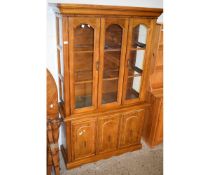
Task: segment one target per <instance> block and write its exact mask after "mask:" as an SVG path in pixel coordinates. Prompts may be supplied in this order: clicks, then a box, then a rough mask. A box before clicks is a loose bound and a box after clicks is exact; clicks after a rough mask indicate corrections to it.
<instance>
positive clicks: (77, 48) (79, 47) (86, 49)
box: [74, 44, 94, 52]
mask: <svg viewBox="0 0 210 175" xmlns="http://www.w3.org/2000/svg"><path fill="white" fill-rule="evenodd" d="M74 52H94V46H93V45H89V44H88V45H86V44H84V45H83V44H77V45H74Z"/></svg>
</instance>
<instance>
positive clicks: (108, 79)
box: [103, 77, 119, 81]
mask: <svg viewBox="0 0 210 175" xmlns="http://www.w3.org/2000/svg"><path fill="white" fill-rule="evenodd" d="M118 79H119V77H113V78H103V80H104V81H111V80H118Z"/></svg>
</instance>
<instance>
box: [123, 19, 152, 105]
mask: <svg viewBox="0 0 210 175" xmlns="http://www.w3.org/2000/svg"><path fill="white" fill-rule="evenodd" d="M153 23H154V21H153V20H149V19H130V20H129V34H128V46H127V53H126V61H125V74H124V85H123V86H124V91H123V103H132V102H139V101H144V100H145V92H146V90H145V88H146V84H145V81H147V79H148V78H147V75H148V69H149V65H148V63H149V60H150V57H151V51H150V50H151V39H152V28H153V26H154V24H153Z"/></svg>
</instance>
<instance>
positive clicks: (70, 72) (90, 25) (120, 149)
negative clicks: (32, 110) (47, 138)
mask: <svg viewBox="0 0 210 175" xmlns="http://www.w3.org/2000/svg"><path fill="white" fill-rule="evenodd" d="M55 13H56V28H57V55H58V75H59V101H60V114H61V116H62V117H63V118H64V123H63V124H62V127H61V136H62V139H61V140H62V145H61V151H62V154H63V157H64V160H65V163H66V166H67V168H72V167H76V166H79V165H81V164H84V163H88V162H92V161H96V160H99V159H104V158H108V157H110V156H113V155H118V154H121V153H124V152H128V151H133V150H136V149H140V148H141V135H142V128H143V124H144V116H145V113H146V111H147V108H148V106H149V105H150V104H149V103H148V102H147V101H146V99H147V95H148V88H149V75H150V64H151V63H150V62H151V57H152V46H153V44H152V43H153V37H154V34H155V24H156V20H157V18H158V17H159V16H160V14H161V13H162V9H157V8H140V7H125V6H102V5H76V4H57V5H56V7H55Z"/></svg>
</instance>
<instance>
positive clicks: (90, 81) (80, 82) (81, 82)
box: [75, 80, 93, 85]
mask: <svg viewBox="0 0 210 175" xmlns="http://www.w3.org/2000/svg"><path fill="white" fill-rule="evenodd" d="M92 82H93V80H86V81H75V85H77V84H86V83H92Z"/></svg>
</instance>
